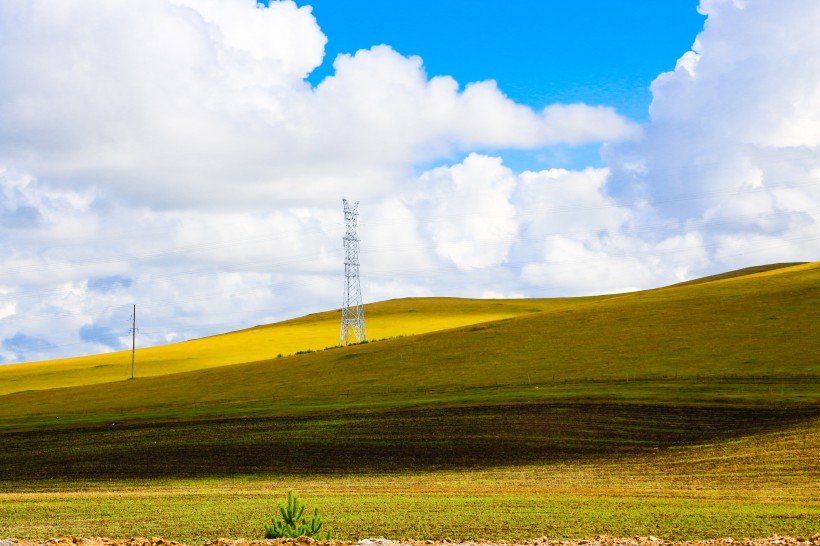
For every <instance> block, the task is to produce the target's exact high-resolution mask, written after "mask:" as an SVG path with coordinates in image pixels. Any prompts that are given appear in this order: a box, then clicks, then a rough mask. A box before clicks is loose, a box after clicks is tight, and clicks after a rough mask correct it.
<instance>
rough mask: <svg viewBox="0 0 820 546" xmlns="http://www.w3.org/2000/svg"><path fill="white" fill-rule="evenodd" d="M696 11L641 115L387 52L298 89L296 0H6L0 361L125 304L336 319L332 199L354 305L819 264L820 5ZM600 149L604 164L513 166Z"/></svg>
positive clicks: (164, 324)
mask: <svg viewBox="0 0 820 546" xmlns="http://www.w3.org/2000/svg"><path fill="white" fill-rule="evenodd" d="M700 9H701V10H702V11H703V12H704V13H705V14H707V16H708V18H707V22H706V27H705V29H704V31H703V32H702V33H701V34H700V35H699V36H698V37H697V39H696V41H695V43H694V45H693V47H692V51H690V52H687V53H686V54H685V55H683V56H682V57H681V59H679V60H678V63H677V65H676V68H675V69H674V70H673V71H671V72H669V73H666V74H662V75H660V76H659V77H658V78H657V80H656V81H655V82H654V83H653V85H652V92H653V97H654V99H653V102H652V107H651V112H650V114H651V118H650V121H649V122H648V123H647V124H646V125H645V126H643V127H640V128H639V127H637V126H636V125H635V124H633V123H631V122H629V121H628V120H625V119H624V118H622V117H620V116H618V115H617V114H616V113H615V112H614V110H612V109H611V108H607V107H602V106H588V105H583V104H568V105H550V106H547V107H546V108H544V109H542V110H540V111H535V110H533V109H531V108H529V107H528V106H525V105H522V104H518V103H516V102H514V101H512V100H511V99H509V98H508V97H506V96H505V95H504V94H503V92H502V90H500V89H499V88H498V86H497V85H496V83H495V82H493V81H485V82H474V83H467V82H461V83H459V82H456V81H455V80H454V79H453V78H451V77H447V76H439V77H434V78H429V77H428V76H427V74H426V72H425V70H424V65H423V62H422V59H420V58H418V57H405V56H402V55H400V54H398V53H397V52H396V51H394V50H393V49H392V48H390V47H389V46H387V45H381V46H376V47H373V48H370V49H366V50H361V51H358V52H353V53H351V54H347V55H340V56H339V57H338V58H337V59H335V62H334V73H333V74H332V75H331V76H330V77H328V78H326V79H324V80H323V81H322V82H320V83H319V84H318V85H317V86H316V87H311V85H310V84H308V83H307V82H306V81H305V76H306V75H307V74H309V73H310V72H311V71H312V70H313V69H315V68H316V67H317V66H319V64H320V63H321V62H322V59H323V55H324V44H325V42H326V39H327V38H326V37H325V36H324V34H323V33H322V32H321V30H320V28H319V25H318V23H317V21H316V20H315V18H314V16H313V14H312V12H311V10H310V8H309V7H302V8H299V7H297V6H296V5H295V4H294V3H293V2H290V1H281V2H277V1H274V2H272V3H271V7H270V8H267V9H262V8H257V7H255V6H254V5H253V2H252V1H245V0H145V1H144V2H139V3H135V2H125V3H123V2H119V3H110V2H102V1H100V2H93V1H89V0H62V1H61V2H50V1H45V0H26V1H24V0H10V1H4V2H0V75H2V77H0V119H2V120H3V123H2V124H0V226H2V227H3V230H2V231H0V245H2V246H0V248H2V249H3V252H4V260H3V261H2V263H0V278H2V285H0V294H3V297H4V302H5V303H4V305H3V306H2V308H1V309H0V317H2V318H0V340H2V341H0V359H3V360H6V361H12V360H19V359H32V358H41V357H49V356H55V355H62V354H78V353H84V352H95V351H101V350H107V349H108V348H111V346H112V344H116V343H117V340H118V339H119V343H121V344H124V343H125V342H126V341H127V339H126V336H125V335H124V334H125V332H127V328H128V327H129V324H128V321H127V319H128V314H129V313H130V305H131V304H132V302H137V303H138V305H139V306H140V307H139V308H140V310H141V311H140V315H139V316H140V318H141V322H142V330H143V333H142V334H141V342H142V343H143V344H149V343H159V342H165V341H171V340H178V339H185V338H189V337H192V336H196V335H203V334H209V333H215V332H219V331H224V330H228V329H231V328H237V327H243V326H249V325H252V324H256V323H262V322H268V321H272V320H275V319H281V318H287V317H290V316H294V315H298V314H302V313H306V312H311V311H316V310H319V309H327V308H332V307H335V306H337V305H338V303H339V299H340V295H341V281H340V279H339V275H340V268H339V263H340V262H341V240H340V237H341V232H342V222H341V213H340V210H339V208H340V207H339V199H340V198H341V197H342V196H343V195H344V196H346V197H349V198H355V199H359V200H361V201H362V207H361V211H362V216H361V224H360V226H361V236H362V273H363V276H364V292H365V298H366V299H368V300H371V301H372V300H376V299H385V298H390V297H399V296H410V295H454V296H482V297H491V296H499V295H507V296H509V295H528V296H549V295H578V294H589V293H601V292H613V291H620V290H628V289H634V288H643V287H649V286H657V285H660V284H665V283H671V282H675V281H678V280H683V279H686V278H691V277H692V276H695V275H698V274H703V273H707V272H712V271H715V270H716V269H728V268H730V267H739V266H742V265H751V264H755V263H764V262H767V261H787V260H795V259H814V258H816V257H817V254H818V252H820V231H819V230H818V222H820V183H818V180H820V153H818V150H819V149H820V76H818V75H820V64H818V63H820V61H819V60H818V59H820V40H818V39H817V37H816V33H815V32H814V28H815V27H816V26H817V25H818V24H820V6H818V5H817V3H816V2H814V1H809V0H790V1H789V2H782V3H777V4H773V3H764V2H761V1H752V0H749V1H748V2H738V1H734V2H732V1H729V0H708V1H707V0H704V1H703V2H702V4H701V8H700ZM465 83H466V85H462V84H465ZM603 141H605V142H607V144H606V145H605V150H606V151H605V157H606V161H607V164H608V166H607V167H606V168H588V169H581V170H564V169H546V170H543V171H539V172H523V173H518V172H514V171H513V170H512V169H510V168H509V167H508V166H506V165H505V164H504V161H503V159H502V157H503V155H504V150H506V149H512V148H519V149H536V150H538V149H542V151H544V152H545V153H547V154H549V153H550V149H549V147H550V146H554V145H563V146H566V145H578V144H585V143H595V142H603ZM493 150H495V151H493ZM460 156H463V157H464V159H463V160H455V159H453V158H454V157H460ZM332 342H333V340H329V342H328V344H330V343H332Z"/></svg>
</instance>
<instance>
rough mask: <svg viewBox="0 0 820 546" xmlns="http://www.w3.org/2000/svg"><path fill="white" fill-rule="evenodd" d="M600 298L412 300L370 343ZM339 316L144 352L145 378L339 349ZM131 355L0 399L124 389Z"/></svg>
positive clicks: (39, 381) (51, 364) (28, 383)
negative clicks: (117, 385) (77, 389)
mask: <svg viewBox="0 0 820 546" xmlns="http://www.w3.org/2000/svg"><path fill="white" fill-rule="evenodd" d="M595 299H598V298H556V299H513V300H470V299H460V298H407V299H400V300H390V301H385V302H379V303H373V304H370V305H367V306H366V309H365V316H366V319H367V330H368V335H369V338H370V339H381V338H389V337H397V336H409V335H414V334H422V333H426V332H433V331H436V330H444V329H448V328H456V327H459V326H465V325H470V324H476V323H480V322H487V321H492V320H499V319H504V318H509V317H514V316H518V315H522V314H526V313H534V312H538V311H544V310H547V309H555V308H558V307H561V306H565V305H568V304H572V305H577V304H579V303H583V302H585V301H592V300H595ZM339 316H340V315H339V312H338V311H327V312H324V313H316V314H312V315H308V316H306V317H301V318H298V319H294V320H288V321H285V322H279V323H275V324H270V325H265V326H257V327H255V328H250V329H247V330H240V331H237V332H231V333H227V334H222V335H218V336H212V337H206V338H201V339H194V340H190V341H185V342H182V343H173V344H169V345H162V346H158V347H149V348H143V349H138V350H137V354H136V361H137V364H136V373H135V375H136V376H137V377H151V376H157V375H165V374H170V373H178V372H186V371H191V370H198V369H203V368H212V367H215V366H224V365H227V364H237V363H242V362H254V361H258V360H265V359H270V358H274V357H276V356H277V355H280V354H281V355H283V356H287V355H290V354H293V353H296V352H298V351H307V350H318V349H324V348H325V347H329V346H333V345H335V344H337V343H338V340H339ZM130 374H131V352H130V351H120V352H114V353H107V354H101V355H91V356H83V357H77V358H67V359H61V360H51V361H43V362H31V363H25V364H12V365H6V366H0V395H2V394H8V393H11V392H17V391H23V390H37V389H49V388H55V387H69V386H76V385H89V384H96V383H106V382H110V381H119V380H122V379H126V378H128V377H130Z"/></svg>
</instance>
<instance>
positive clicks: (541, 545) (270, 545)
mask: <svg viewBox="0 0 820 546" xmlns="http://www.w3.org/2000/svg"><path fill="white" fill-rule="evenodd" d="M430 545H434V546H820V534H817V535H814V536H812V537H792V536H778V535H774V536H771V537H766V538H740V539H735V538H718V539H709V540H687V541H679V542H676V541H668V540H663V539H660V538H657V537H653V536H648V537H640V536H636V537H632V538H615V537H607V536H598V537H594V538H587V539H580V540H553V539H549V538H547V537H542V538H537V539H533V540H523V541H503V540H502V541H496V542H474V541H468V542H461V541H455V540H443V541H441V540H399V541H392V540H386V539H383V538H376V539H363V540H360V541H359V542H354V541H345V540H330V541H315V540H313V539H310V538H304V537H303V538H298V539H274V540H245V539H237V540H234V539H228V538H220V539H217V540H213V541H210V542H207V543H206V544H205V546H430ZM0 546H187V545H186V544H184V543H182V542H175V541H173V540H166V539H163V538H158V537H153V538H139V537H130V538H106V537H60V538H50V539H48V540H17V539H6V540H0Z"/></svg>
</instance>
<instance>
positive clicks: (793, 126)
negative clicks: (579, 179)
mask: <svg viewBox="0 0 820 546" xmlns="http://www.w3.org/2000/svg"><path fill="white" fill-rule="evenodd" d="M699 9H700V10H701V12H702V13H704V14H705V15H706V16H707V19H706V23H705V27H704V30H703V31H702V32H701V33H700V34H699V35H698V37H697V39H696V40H695V42H694V44H693V46H692V49H691V51H689V52H687V53H686V54H684V55H683V56H682V57H681V58H680V59H679V60H678V62H677V65H676V67H675V69H674V70H673V71H671V72H667V73H664V74H661V75H660V76H658V78H657V79H656V80H655V81H654V82H653V84H652V93H653V101H652V105H651V107H650V120H651V121H650V122H649V123H648V124H647V126H646V127H645V128H644V134H643V136H642V138H641V139H639V140H637V141H636V142H633V143H627V144H619V145H614V146H612V147H610V150H609V153H608V156H607V157H608V159H609V162H610V165H611V166H612V167H613V176H612V180H611V181H610V187H611V188H612V189H613V191H614V192H615V193H616V194H618V195H621V196H628V197H631V198H638V199H640V198H643V199H646V200H647V202H648V203H649V204H650V205H651V206H652V207H653V208H654V209H655V210H656V211H657V213H658V214H659V215H661V216H662V217H665V218H674V219H676V220H678V222H677V223H676V224H673V229H676V230H681V229H684V230H688V231H697V232H699V233H703V235H704V237H705V238H706V239H707V241H706V243H705V244H706V245H707V246H708V247H709V248H710V252H711V255H712V257H713V258H714V259H715V261H716V262H717V263H719V264H723V267H728V266H732V265H737V264H739V263H747V262H748V263H754V262H766V261H770V260H776V259H787V257H789V256H790V257H791V259H812V258H816V257H817V253H818V251H820V241H818V237H820V228H819V227H818V223H819V222H820V214H819V213H820V208H819V207H820V176H818V175H819V174H820V149H819V147H820V40H818V38H817V33H816V32H814V31H812V30H811V29H813V28H815V27H816V26H817V24H818V22H820V5H818V4H817V2H813V1H811V0H790V1H788V2H777V3H772V2H763V1H759V0H758V1H749V2H733V1H729V0H704V1H702V2H701V5H700V8H699ZM800 249H802V252H801V251H800ZM744 254H745V256H744Z"/></svg>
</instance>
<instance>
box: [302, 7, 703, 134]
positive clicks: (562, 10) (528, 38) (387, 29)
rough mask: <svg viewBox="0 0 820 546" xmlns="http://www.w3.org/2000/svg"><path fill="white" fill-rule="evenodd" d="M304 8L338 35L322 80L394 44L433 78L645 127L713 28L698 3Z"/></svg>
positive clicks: (319, 74) (315, 76)
mask: <svg viewBox="0 0 820 546" xmlns="http://www.w3.org/2000/svg"><path fill="white" fill-rule="evenodd" d="M298 3H299V4H300V5H311V6H313V13H314V15H315V16H316V19H317V20H318V23H319V26H320V27H321V28H322V31H323V32H324V33H325V34H326V35H327V36H328V43H327V46H326V55H325V60H324V63H323V64H322V66H321V67H320V68H318V69H317V70H315V71H314V72H313V73H312V74H311V77H310V80H311V82H313V83H316V82H318V81H320V80H321V79H322V78H324V77H325V76H327V75H328V74H331V73H332V70H333V68H332V62H333V59H335V58H336V55H337V54H339V53H351V52H355V51H357V50H359V49H363V48H368V47H371V46H373V45H377V44H389V45H391V46H392V47H393V48H394V49H396V50H397V51H398V52H399V53H402V54H403V55H419V56H421V57H422V58H423V59H424V63H425V66H426V68H427V72H428V74H429V75H431V76H435V75H442V74H447V75H451V76H453V77H455V78H456V80H458V81H459V83H461V84H462V85H463V84H465V83H468V82H472V81H478V80H486V79H495V80H496V81H497V82H498V84H499V87H500V88H501V89H502V91H504V93H506V94H507V95H508V96H510V97H511V98H512V99H514V100H516V101H517V102H521V103H524V104H528V105H530V106H532V107H534V108H543V107H544V106H546V105H548V104H551V103H554V102H585V103H587V104H605V105H609V106H614V107H615V108H616V109H617V110H618V112H619V113H621V114H623V115H626V116H628V117H630V118H632V119H634V120H637V121H645V120H646V119H647V108H648V106H649V103H650V101H651V98H652V97H651V94H650V92H649V84H650V83H651V82H652V80H653V79H654V78H655V77H656V76H657V75H658V74H659V73H661V72H665V71H668V70H672V69H673V68H674V67H675V61H676V60H677V59H678V57H680V56H681V55H682V54H683V53H684V52H685V51H686V50H688V49H689V48H690V46H691V45H692V41H693V40H694V37H695V35H696V34H697V33H698V32H699V31H700V29H701V28H702V27H703V21H704V17H703V16H702V15H700V14H699V13H698V12H697V10H696V6H697V4H698V3H697V2H696V1H694V0H663V1H659V0H634V1H630V2H613V1H611V0H578V1H574V2H557V1H538V0H507V1H505V2H502V3H499V2H489V1H486V0H485V1H478V2H476V1H475V0H446V1H444V2H430V3H424V4H420V3H419V2H408V1H406V0H398V1H384V0H353V1H347V2H339V1H338V0H311V1H300V2H298ZM420 6H423V7H424V9H419V8H420Z"/></svg>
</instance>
